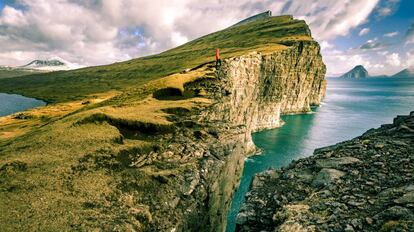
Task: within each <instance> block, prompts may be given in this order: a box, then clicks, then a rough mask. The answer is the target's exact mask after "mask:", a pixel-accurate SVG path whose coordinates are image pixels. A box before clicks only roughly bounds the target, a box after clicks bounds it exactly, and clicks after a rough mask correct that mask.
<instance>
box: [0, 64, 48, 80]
mask: <svg viewBox="0 0 414 232" xmlns="http://www.w3.org/2000/svg"><path fill="white" fill-rule="evenodd" d="M36 73H41V72H40V71H35V70H28V69H21V68H9V67H0V79H4V78H11V77H21V76H26V75H31V74H36Z"/></svg>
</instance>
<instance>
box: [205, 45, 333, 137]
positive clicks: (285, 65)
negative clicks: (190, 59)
mask: <svg viewBox="0 0 414 232" xmlns="http://www.w3.org/2000/svg"><path fill="white" fill-rule="evenodd" d="M325 71H326V69H325V65H324V64H323V62H322V58H321V55H320V52H319V45H318V44H317V43H316V42H300V43H297V44H296V45H295V46H292V47H290V48H288V49H286V50H284V51H281V52H277V53H272V54H266V55H264V54H260V53H252V54H249V55H246V56H242V57H237V58H231V59H228V60H226V61H225V62H224V65H223V67H222V68H221V69H220V71H219V72H218V80H219V82H220V86H221V88H222V89H221V91H222V92H223V93H224V94H223V95H221V96H220V95H219V96H218V97H217V96H216V103H215V105H214V106H213V107H211V108H210V109H207V110H205V111H204V112H203V118H204V120H206V121H220V122H226V123H227V124H231V125H240V126H244V127H245V128H246V136H247V137H249V138H248V140H249V141H250V134H251V133H252V132H256V131H260V130H264V129H272V128H276V127H279V126H281V125H282V121H281V119H280V115H281V114H287V113H303V112H308V111H310V107H311V106H312V105H319V104H320V102H321V100H322V98H323V96H324V94H325V90H326V81H325V79H324V76H325ZM213 92H214V91H213Z"/></svg>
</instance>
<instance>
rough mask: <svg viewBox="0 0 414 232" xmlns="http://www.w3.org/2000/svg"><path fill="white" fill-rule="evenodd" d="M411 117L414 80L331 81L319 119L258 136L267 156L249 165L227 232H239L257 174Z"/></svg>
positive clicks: (289, 119) (299, 120) (307, 117)
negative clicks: (399, 116)
mask: <svg viewBox="0 0 414 232" xmlns="http://www.w3.org/2000/svg"><path fill="white" fill-rule="evenodd" d="M410 111H414V78H411V79H370V80H360V81H353V80H335V79H328V88H327V94H326V97H325V99H324V101H323V104H322V106H321V107H319V108H317V109H316V110H315V112H314V113H312V114H303V115H291V116H283V120H284V121H285V122H286V124H285V125H284V126H283V127H281V128H279V129H275V130H269V131H264V132H260V133H256V134H254V135H253V140H254V142H255V144H256V145H257V146H258V147H259V148H261V149H262V150H263V154H262V155H260V156H254V157H251V158H249V159H247V160H246V163H245V167H244V172H243V176H242V179H241V183H240V187H239V189H238V190H237V192H236V193H235V196H234V198H233V202H232V207H231V210H230V212H229V215H228V224H227V231H228V232H232V231H234V229H235V224H234V221H235V217H236V215H237V212H238V211H239V209H240V206H241V204H242V202H243V201H244V195H245V194H246V192H247V191H248V188H249V185H250V182H251V179H252V177H253V176H254V175H255V174H256V173H258V172H262V171H265V170H266V169H269V168H280V167H282V166H285V165H287V164H289V163H290V162H291V161H292V160H295V159H299V158H303V157H307V156H310V155H312V153H313V150H314V149H315V148H318V147H323V146H328V145H332V144H335V143H338V142H340V141H343V140H347V139H351V138H354V137H356V136H359V135H361V134H362V133H363V132H365V131H367V130H368V129H370V128H376V127H379V126H380V125H381V124H386V123H391V122H392V119H393V118H394V117H395V116H396V115H397V114H408V113H409V112H410Z"/></svg>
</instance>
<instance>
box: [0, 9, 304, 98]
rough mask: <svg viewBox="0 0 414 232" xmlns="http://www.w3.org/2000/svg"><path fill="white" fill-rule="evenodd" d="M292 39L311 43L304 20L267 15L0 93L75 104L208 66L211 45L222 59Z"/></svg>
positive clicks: (11, 83) (8, 83) (0, 87)
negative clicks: (152, 52) (159, 50)
mask: <svg viewBox="0 0 414 232" xmlns="http://www.w3.org/2000/svg"><path fill="white" fill-rule="evenodd" d="M298 40H311V37H310V31H309V29H308V27H307V26H306V24H305V22H304V21H302V20H293V19H292V17H291V16H279V17H271V18H267V19H263V20H259V21H254V22H251V23H248V24H244V25H241V26H237V27H230V28H227V29H224V30H222V31H218V32H215V33H212V34H209V35H206V36H203V37H201V38H199V39H196V40H194V41H191V42H189V43H186V44H184V45H182V46H180V47H177V48H174V49H171V50H168V51H165V52H163V53H160V54H157V55H152V56H147V57H142V58H138V59H133V60H130V61H126V62H120V63H115V64H111V65H106V66H99V67H88V68H84V69H79V70H74V71H62V72H53V73H46V74H39V75H30V76H25V77H21V78H14V79H7V80H0V92H9V93H18V94H23V95H26V96H30V97H35V98H39V99H43V100H46V101H48V102H67V101H71V100H79V99H83V98H85V96H86V95H89V94H95V93H102V92H107V91H109V90H114V89H115V90H124V89H127V88H129V87H134V86H139V85H142V84H143V83H146V82H148V81H149V80H154V79H157V78H161V77H164V76H167V75H169V74H172V73H177V72H181V71H183V70H185V69H188V68H194V67H196V66H198V65H200V64H203V63H208V62H212V61H214V52H215V48H216V47H218V48H220V50H221V53H222V57H223V58H226V57H232V56H236V55H238V54H243V53H245V52H246V51H248V50H259V51H266V50H275V49H278V48H283V46H285V45H289V44H291V43H292V42H294V41H298Z"/></svg>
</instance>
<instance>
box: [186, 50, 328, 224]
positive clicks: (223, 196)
mask: <svg viewBox="0 0 414 232" xmlns="http://www.w3.org/2000/svg"><path fill="white" fill-rule="evenodd" d="M217 75H218V78H217V79H215V80H209V79H206V80H204V81H201V82H197V83H195V84H189V85H187V88H188V89H192V90H193V91H195V92H204V93H206V94H207V96H209V97H211V98H212V99H214V101H215V103H214V104H213V105H212V106H210V107H209V108H207V109H202V110H200V115H199V116H196V118H197V119H194V118H193V119H192V121H198V122H199V123H200V125H204V126H205V127H204V129H203V130H202V131H207V132H208V133H210V134H211V132H212V131H214V134H215V136H216V139H213V140H210V141H208V142H207V144H216V145H214V146H211V145H210V149H208V151H207V152H208V153H209V154H214V155H213V156H205V157H204V158H203V159H202V160H200V162H201V164H200V165H201V168H200V170H203V171H202V172H201V173H200V175H201V180H205V182H202V184H201V185H200V186H198V187H199V188H200V187H201V188H205V189H208V190H209V191H208V198H206V199H200V201H202V202H205V201H206V200H207V202H208V204H209V206H208V207H206V209H208V214H209V215H210V216H209V219H208V220H209V221H208V222H206V224H204V225H202V224H201V223H199V225H202V227H201V228H203V230H211V231H222V230H224V228H225V224H226V216H227V209H228V207H229V205H230V202H231V197H232V194H233V192H234V189H235V188H236V187H237V186H238V184H239V180H240V177H241V174H242V170H243V163H244V159H245V156H246V155H247V154H249V153H251V152H253V151H254V150H255V146H254V144H253V142H252V138H251V133H252V132H255V131H258V130H263V129H270V128H275V127H278V126H280V125H281V124H282V122H281V120H280V115H281V114H283V113H298V112H306V111H309V110H310V106H311V105H318V104H319V103H320V101H321V100H322V97H323V96H324V94H325V87H326V83H325V79H324V75H325V65H324V64H323V62H322V59H321V56H320V53H319V46H318V44H317V43H316V42H307V43H303V42H302V43H298V44H296V45H295V46H292V47H291V48H289V49H287V50H285V51H283V52H280V53H273V54H269V55H262V54H258V53H252V54H250V55H246V56H242V57H237V58H232V59H228V60H225V61H224V62H223V66H222V68H221V69H220V70H219V71H218V73H217ZM192 117H194V116H192ZM208 133H206V134H208ZM207 137H208V136H207ZM194 143H195V144H196V143H198V141H194ZM198 147H199V146H198ZM194 211H198V212H197V213H199V215H200V216H202V217H204V220H205V219H206V218H205V216H203V215H202V214H201V213H200V211H199V209H194ZM200 220H201V218H200ZM209 226H210V227H209ZM187 229H190V227H188V228H187ZM191 229H194V228H191Z"/></svg>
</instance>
